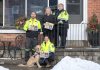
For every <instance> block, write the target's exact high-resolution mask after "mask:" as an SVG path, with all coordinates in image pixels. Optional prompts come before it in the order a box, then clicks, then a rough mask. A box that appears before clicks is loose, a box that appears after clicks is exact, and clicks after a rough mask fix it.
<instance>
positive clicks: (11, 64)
mask: <svg viewBox="0 0 100 70" xmlns="http://www.w3.org/2000/svg"><path fill="white" fill-rule="evenodd" d="M20 63H25V62H24V60H22V59H19V60H12V59H0V66H4V67H6V68H9V69H10V70H50V69H51V68H52V67H51V68H45V67H42V68H40V69H39V68H37V66H35V67H32V68H28V67H18V66H17V65H18V64H20Z"/></svg>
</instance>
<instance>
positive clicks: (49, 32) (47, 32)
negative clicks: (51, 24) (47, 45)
mask: <svg viewBox="0 0 100 70" xmlns="http://www.w3.org/2000/svg"><path fill="white" fill-rule="evenodd" d="M43 35H44V36H48V37H49V38H50V41H51V42H54V30H49V29H45V28H44V29H43Z"/></svg>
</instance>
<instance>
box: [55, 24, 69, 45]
mask: <svg viewBox="0 0 100 70" xmlns="http://www.w3.org/2000/svg"><path fill="white" fill-rule="evenodd" d="M67 31H68V28H67V27H66V26H65V25H62V24H61V25H57V26H55V46H56V47H57V46H59V36H60V38H61V44H60V47H65V46H66V37H67Z"/></svg>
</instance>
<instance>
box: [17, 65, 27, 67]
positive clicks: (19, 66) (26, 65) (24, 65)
mask: <svg viewBox="0 0 100 70" xmlns="http://www.w3.org/2000/svg"><path fill="white" fill-rule="evenodd" d="M18 66H19V67H27V65H24V64H19V65H18Z"/></svg>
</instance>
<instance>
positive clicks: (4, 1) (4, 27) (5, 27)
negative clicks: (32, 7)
mask: <svg viewBox="0 0 100 70" xmlns="http://www.w3.org/2000/svg"><path fill="white" fill-rule="evenodd" d="M27 1H28V0H25V11H24V12H25V17H27V16H28V15H27V14H28V12H27V6H28V5H27ZM5 3H6V0H3V25H2V26H0V28H1V29H7V28H10V29H16V28H15V26H5V8H6V6H5ZM47 7H49V0H47Z"/></svg>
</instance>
